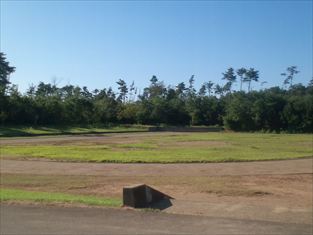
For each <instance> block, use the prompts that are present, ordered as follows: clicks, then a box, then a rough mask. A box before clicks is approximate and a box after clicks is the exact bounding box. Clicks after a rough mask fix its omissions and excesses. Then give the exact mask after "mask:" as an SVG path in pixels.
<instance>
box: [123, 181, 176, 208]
mask: <svg viewBox="0 0 313 235" xmlns="http://www.w3.org/2000/svg"><path fill="white" fill-rule="evenodd" d="M164 199H172V197H170V196H168V195H166V194H164V193H162V192H160V191H158V190H156V189H154V188H152V187H150V186H148V185H145V184H139V185H133V186H126V187H124V188H123V205H124V206H130V207H134V208H147V207H151V206H153V204H154V203H156V202H159V201H161V200H164Z"/></svg>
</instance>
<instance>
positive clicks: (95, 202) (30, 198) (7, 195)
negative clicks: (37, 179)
mask: <svg viewBox="0 0 313 235" xmlns="http://www.w3.org/2000/svg"><path fill="white" fill-rule="evenodd" d="M0 198H1V201H27V202H40V203H70V204H75V203H76V204H77V203H79V204H85V205H92V206H109V207H117V206H120V205H121V203H122V202H121V201H120V200H118V199H109V198H100V197H94V196H83V195H72V194H65V193H51V192H33V191H25V190H19V189H7V188H1V190H0Z"/></svg>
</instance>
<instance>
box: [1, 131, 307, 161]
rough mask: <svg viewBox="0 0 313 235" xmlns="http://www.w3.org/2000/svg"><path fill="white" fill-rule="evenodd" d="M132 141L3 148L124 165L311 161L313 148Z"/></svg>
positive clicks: (264, 138)
mask: <svg viewBox="0 0 313 235" xmlns="http://www.w3.org/2000/svg"><path fill="white" fill-rule="evenodd" d="M139 137H140V138H139ZM108 138H109V137H108ZM131 138H134V139H136V141H137V142H136V143H124V144H123V143H119V141H122V139H121V140H115V141H117V142H105V138H104V140H103V141H104V142H103V144H102V142H101V143H99V142H98V143H97V144H93V143H90V142H89V143H88V144H87V143H84V142H81V141H80V142H77V143H75V142H71V143H69V144H62V145H58V144H53V143H49V144H47V143H43V144H37V143H36V145H29V144H28V145H27V144H25V145H23V144H19V145H16V146H14V145H2V148H1V157H7V158H10V157H11V158H20V157H22V158H25V157H26V158H46V159H54V160H67V161H81V162H118V163H135V162H146V163H177V162H186V163H189V162H230V161H260V160H281V159H294V158H303V157H310V156H312V147H313V146H312V135H308V134H261V133H213V132H211V133H183V134H182V133H170V134H169V133H155V134H151V133H149V135H146V136H144V137H143V136H142V135H141V136H139V135H138V138H136V136H132V137H131Z"/></svg>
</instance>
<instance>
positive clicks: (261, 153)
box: [0, 132, 313, 234]
mask: <svg viewBox="0 0 313 235" xmlns="http://www.w3.org/2000/svg"><path fill="white" fill-rule="evenodd" d="M0 141H1V158H0V163H1V164H0V166H1V167H0V172H1V181H0V186H1V198H2V200H1V206H3V207H4V208H5V211H6V213H7V214H6V215H5V216H2V217H3V218H6V219H7V220H6V219H5V226H6V229H8V230H5V231H17V230H15V228H16V227H15V226H13V224H12V226H11V225H10V222H9V221H10V216H13V217H15V218H17V217H18V215H19V213H25V216H26V217H27V216H34V218H33V219H34V220H36V221H39V220H41V219H42V218H41V217H38V214H36V211H37V210H43V211H41V212H40V213H44V210H45V208H47V207H48V206H49V207H53V208H55V209H54V210H55V216H56V217H55V218H58V217H59V216H65V215H64V213H65V214H66V213H68V215H66V218H67V219H69V218H71V217H73V213H74V214H75V212H73V211H75V210H76V209H75V208H76V207H77V206H82V205H84V207H90V208H85V209H86V213H88V212H91V211H96V210H98V209H96V208H91V207H93V206H109V207H117V209H114V210H112V211H108V212H106V213H107V217H106V218H113V217H114V214H115V213H117V214H119V213H120V214H119V216H118V217H116V218H115V217H114V218H115V219H118V218H120V219H122V220H123V219H125V221H129V217H127V216H126V217H127V218H128V219H127V218H126V217H125V215H126V214H125V213H129V215H128V216H136V213H137V212H136V211H130V210H125V209H123V208H120V209H119V208H118V207H119V205H120V204H121V199H122V188H123V187H124V186H126V185H132V184H138V183H145V184H148V185H150V186H152V187H154V188H156V189H158V190H160V191H162V192H164V193H166V194H168V195H170V196H172V197H173V198H174V199H173V200H171V205H170V206H169V207H167V208H162V211H164V212H166V213H159V212H155V213H152V214H156V219H157V221H158V223H160V224H162V221H163V220H164V218H167V217H170V216H172V217H171V218H172V220H173V223H175V226H177V225H178V224H179V223H180V222H179V221H178V218H182V221H183V220H184V219H188V221H194V222H195V223H194V225H193V226H194V227H195V228H202V229H204V227H205V228H208V227H207V225H208V224H209V222H208V221H212V219H213V220H214V221H215V222H216V223H215V224H212V226H217V225H218V223H219V222H218V221H221V220H225V221H226V220H227V221H228V222H227V223H228V224H229V225H230V226H234V222H233V220H236V221H238V226H239V227H238V230H237V233H238V231H241V232H242V231H243V230H244V229H245V228H246V227H247V226H250V225H251V224H253V221H258V222H257V224H258V226H259V227H260V228H262V227H263V225H264V226H266V229H269V230H266V231H272V232H273V233H274V232H276V233H279V231H282V232H281V233H282V234H286V232H287V231H291V230H290V229H291V228H296V231H297V232H296V234H299V233H301V231H302V230H301V229H302V228H305V231H309V229H310V228H312V205H313V201H312V190H313V188H312V185H313V184H312V183H313V178H312V177H313V158H312V157H310V156H312V136H311V135H304V134H303V135H287V134H280V135H277V134H252V133H181V132H179V133H177V132H145V133H127V134H126V133H119V134H105V135H99V134H98V135H77V136H64V135H62V136H49V137H19V138H1V139H0ZM279 159H289V160H279ZM262 160H266V161H262ZM268 160H276V161H268ZM227 161H230V162H227ZM236 161H238V162H236ZM98 162H118V163H121V162H122V163H124V164H118V163H98ZM136 162H140V163H136ZM145 162H147V163H154V164H144V163H145ZM186 162H193V163H192V164H186ZM196 162H198V163H196ZM202 162H216V163H210V164H203V163H202ZM220 162H223V163H220ZM163 163H172V164H163ZM12 204H14V205H12ZM26 204H35V207H34V209H29V212H28V213H29V214H27V213H26V212H25V211H24V210H23V208H24V207H25V206H26V207H27V205H26ZM38 204H39V205H38ZM63 206H66V207H67V208H66V209H68V210H62V208H61V207H63ZM68 207H71V208H68ZM36 208H39V209H36ZM40 208H41V209H40ZM58 208H61V209H58ZM63 209H65V208H63ZM87 209H88V210H87ZM115 210H117V211H122V212H115ZM23 211H24V212H23ZM31 211H33V212H34V214H33V212H31ZM125 211H126V212H125ZM59 213H61V214H59ZM99 213H102V212H100V211H99ZM142 213H143V214H142V215H139V214H138V216H139V217H140V216H148V215H147V214H146V213H147V212H142ZM162 214H163V215H162ZM169 214H171V215H169ZM181 216H190V217H188V218H187V217H181ZM21 218H22V217H21ZM82 219H83V218H82ZM95 219H99V220H103V219H104V218H103V217H101V216H100V217H99V218H98V217H97V218H95ZM196 220H201V221H202V222H203V224H201V225H199V224H198V223H196ZM56 221H57V220H56ZM225 221H224V222H225ZM115 222H116V221H115V220H114V219H112V221H111V223H110V224H114V223H115ZM42 223H46V222H44V221H43V222H42ZM273 223H278V224H279V230H275V229H274V228H273V227H271V226H272V225H273ZM21 224H22V223H20V225H21ZM28 224H29V223H28ZM278 224H277V225H278ZM108 225H109V224H108ZM10 226H11V227H10ZM21 226H24V225H21ZM25 226H26V225H25ZM27 226H28V225H27ZM120 226H121V227H122V228H124V229H125V224H123V225H120ZM132 226H136V225H132ZM199 226H200V227H199ZM56 227H57V226H56ZM139 227H142V225H140V226H139V225H138V228H137V231H138V229H139ZM178 227H179V226H177V227H175V228H173V231H178V230H179V229H178ZM287 227H288V229H286V228H287ZM29 229H30V230H29V231H34V230H32V229H33V228H29ZM106 229H107V230H106V231H111V230H110V228H109V227H108V228H106ZM18 231H20V230H18ZM50 231H53V230H50ZM112 231H113V230H112ZM123 231H124V230H123ZM154 231H158V230H154ZM162 231H163V230H162ZM199 231H200V230H199ZM201 231H204V230H201ZM205 231H207V230H205ZM220 231H224V232H225V231H226V230H225V228H221V230H220ZM251 231H252V230H249V232H247V233H249V234H251V233H252V232H251ZM258 231H259V230H258ZM264 231H265V230H264ZM299 231H300V232H299ZM165 232H166V231H165ZM233 232H234V231H233ZM303 233H304V232H303ZM291 234H292V233H291ZM304 234H305V233H304Z"/></svg>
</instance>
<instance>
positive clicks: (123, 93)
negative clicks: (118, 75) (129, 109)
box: [116, 79, 128, 103]
mask: <svg viewBox="0 0 313 235" xmlns="http://www.w3.org/2000/svg"><path fill="white" fill-rule="evenodd" d="M116 83H117V85H118V89H119V91H120V93H119V96H118V97H117V99H118V100H119V101H122V102H123V103H125V101H126V99H127V93H128V88H127V84H126V82H125V81H124V80H123V79H120V80H118V81H117V82H116Z"/></svg>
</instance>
